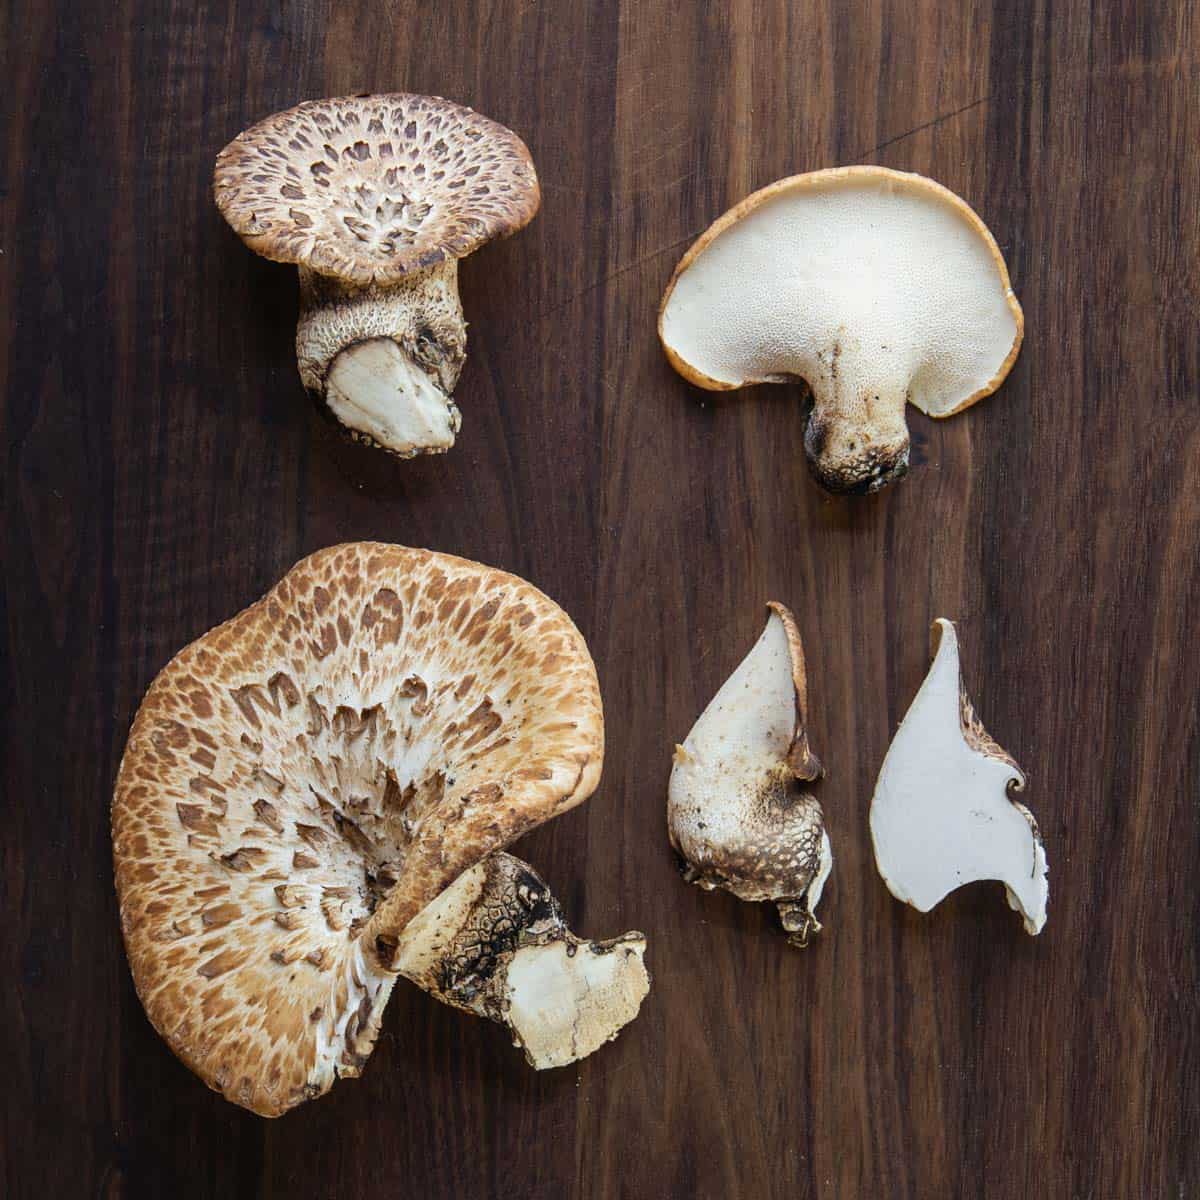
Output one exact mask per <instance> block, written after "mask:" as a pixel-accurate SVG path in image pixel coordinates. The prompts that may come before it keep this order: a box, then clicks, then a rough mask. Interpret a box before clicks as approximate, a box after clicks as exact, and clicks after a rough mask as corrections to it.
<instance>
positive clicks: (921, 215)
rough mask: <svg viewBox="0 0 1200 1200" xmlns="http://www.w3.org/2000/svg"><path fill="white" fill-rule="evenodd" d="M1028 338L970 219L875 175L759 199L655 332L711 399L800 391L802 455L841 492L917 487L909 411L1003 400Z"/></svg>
mask: <svg viewBox="0 0 1200 1200" xmlns="http://www.w3.org/2000/svg"><path fill="white" fill-rule="evenodd" d="M1022 330H1023V317H1022V314H1021V306H1020V305H1019V304H1018V303H1017V299H1016V297H1015V296H1014V295H1013V291H1012V287H1011V286H1010V284H1009V279H1008V270H1007V268H1006V267H1005V265H1004V259H1003V257H1002V255H1001V253H1000V250H999V248H998V247H997V245H996V242H995V239H994V238H993V237H992V235H991V233H990V232H989V231H988V229H987V227H986V226H985V225H984V223H983V222H982V221H981V220H980V219H979V217H978V216H977V215H976V214H975V213H974V212H973V211H972V210H971V208H969V207H968V206H967V204H966V203H965V202H964V201H963V200H961V199H960V198H959V197H958V196H956V195H955V194H954V193H953V192H950V191H948V190H947V189H946V188H944V187H942V186H941V185H940V184H937V183H934V182H933V181H932V180H930V179H926V178H924V177H923V176H920V175H911V174H907V173H905V172H902V171H891V170H888V169H886V168H884V167H874V166H867V167H840V168H836V169H833V170H826V171H814V172H811V173H810V174H807V175H796V176H793V177H792V178H790V179H782V180H780V181H779V182H777V183H773V184H771V185H770V186H769V187H765V188H763V189H762V190H761V191H758V192H755V193H754V194H753V195H751V196H748V197H747V198H746V199H745V200H743V201H742V202H741V203H740V204H738V205H737V206H736V207H735V208H733V209H731V210H730V211H729V212H727V213H726V214H725V215H724V216H722V217H721V218H720V219H719V220H717V221H716V222H715V223H714V224H713V225H712V226H711V227H710V228H709V229H708V230H707V231H706V232H705V233H704V234H702V235H701V237H700V238H699V240H698V241H697V242H696V243H695V244H694V245H693V246H692V247H691V249H690V250H688V252H687V253H686V254H685V255H684V256H683V258H682V260H681V261H680V263H679V265H678V266H677V267H676V268H675V273H674V275H673V276H672V278H671V281H670V283H669V284H668V286H667V290H666V294H665V295H664V296H663V300H662V305H661V308H660V311H659V322H658V332H659V338H660V340H661V341H662V345H663V348H664V350H665V351H666V354H667V357H668V358H669V359H670V361H671V364H672V365H673V366H674V367H675V369H676V370H677V371H678V372H679V373H680V374H681V375H683V376H684V378H686V379H687V380H689V381H690V382H692V383H694V384H697V385H698V386H700V387H703V388H709V389H712V390H718V391H719V390H728V389H732V388H740V387H745V386H746V385H748V384H754V383H783V382H788V381H789V380H793V379H797V378H799V379H803V380H804V381H805V382H806V383H807V384H808V386H809V388H810V389H811V392H812V411H811V414H810V415H809V418H808V424H807V427H806V430H805V436H804V449H805V456H806V458H807V460H808V465H809V468H810V469H811V471H812V474H813V476H814V477H815V478H816V480H817V482H818V483H819V484H821V486H822V487H824V488H826V489H827V490H828V491H831V492H873V491H877V490H878V489H879V488H882V487H883V486H885V485H886V484H887V483H889V482H890V481H891V480H893V479H898V478H899V477H900V476H902V475H903V474H905V472H906V471H907V469H908V457H909V434H908V426H907V424H906V422H905V411H904V410H905V405H906V404H908V403H911V404H915V405H916V406H917V407H918V408H919V409H921V410H922V412H925V413H927V414H929V415H930V416H932V417H948V416H950V415H951V414H953V413H956V412H959V411H961V410H962V409H964V408H966V407H967V406H968V405H971V404H974V403H975V402H976V401H977V400H979V399H981V398H982V397H984V396H986V395H988V394H989V393H990V392H993V391H995V390H996V388H998V387H999V386H1000V384H1001V382H1002V381H1003V380H1004V377H1005V376H1006V375H1007V374H1008V372H1009V369H1010V368H1011V366H1012V364H1013V362H1014V360H1015V359H1016V357H1017V351H1018V349H1019V348H1020V345H1021V337H1022Z"/></svg>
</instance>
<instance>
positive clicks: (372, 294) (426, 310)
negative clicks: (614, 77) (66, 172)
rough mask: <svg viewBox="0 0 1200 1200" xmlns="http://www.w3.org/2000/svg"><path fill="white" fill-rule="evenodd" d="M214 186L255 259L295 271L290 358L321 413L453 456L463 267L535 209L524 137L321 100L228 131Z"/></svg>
mask: <svg viewBox="0 0 1200 1200" xmlns="http://www.w3.org/2000/svg"><path fill="white" fill-rule="evenodd" d="M213 192H214V195H215V197H216V202H217V207H218V208H220V210H221V212H222V214H223V215H224V217H225V219H226V220H227V221H228V222H229V224H230V225H231V226H233V228H234V229H235V230H236V231H237V233H238V234H240V235H241V237H242V240H243V241H244V242H245V243H246V244H247V245H248V246H249V247H250V248H251V249H252V250H255V251H257V252H258V253H259V254H261V255H263V256H264V257H265V258H269V259H273V260H274V261H276V262H289V263H295V264H296V265H297V266H298V267H299V270H300V323H299V328H298V329H297V332H296V357H297V359H298V361H299V366H300V378H301V379H302V380H303V382H304V386H305V388H306V389H307V390H308V392H309V394H310V395H312V396H313V397H314V399H316V401H317V402H318V404H320V405H321V406H322V407H323V408H324V409H325V410H327V411H328V412H329V413H331V414H332V415H333V416H334V417H335V418H336V419H337V420H338V421H339V422H340V423H341V425H342V426H344V427H345V429H346V430H348V431H349V433H350V434H351V436H353V437H354V438H356V439H358V440H360V441H364V442H368V443H370V444H372V445H376V446H381V447H382V448H384V449H385V450H389V451H391V452H392V453H393V454H397V455H400V456H402V457H406V458H407V457H411V456H413V455H416V454H422V453H440V452H443V451H445V450H448V449H449V448H450V447H451V446H452V445H453V444H454V436H455V434H456V433H457V432H458V429H459V425H460V423H461V418H460V414H459V411H458V408H457V406H456V405H455V403H454V401H453V400H452V399H451V394H452V392H453V391H454V386H455V384H456V383H457V382H458V376H459V373H460V372H461V370H462V365H463V361H464V359H465V358H466V344H467V331H466V323H465V321H464V320H463V313H462V305H461V303H460V302H459V296H458V260H459V259H460V258H465V257H466V256H467V255H468V254H470V253H471V252H472V251H474V250H477V249H478V248H479V247H480V246H482V245H483V244H484V243H485V242H488V241H490V240H491V239H492V238H495V237H505V236H507V235H508V234H511V233H514V232H515V231H516V230H518V229H520V228H521V227H522V226H524V225H526V224H527V223H528V222H529V221H530V220H531V219H532V218H533V215H534V214H535V213H536V212H537V209H538V205H539V203H540V202H541V193H540V191H539V189H538V181H537V175H536V173H535V171H534V168H533V162H532V160H531V159H530V157H529V151H528V150H527V149H526V147H525V144H524V143H523V142H522V141H521V139H520V138H519V137H517V135H516V134H515V133H513V132H512V131H511V130H509V129H506V128H505V127H504V126H503V125H498V124H497V123H496V122H495V121H491V120H488V118H487V117H483V116H480V115H479V114H478V113H476V112H473V111H472V110H471V109H469V108H464V107H462V106H461V105H458V104H452V103H451V102H450V101H448V100H442V99H440V98H439V97H436V96H413V95H407V94H404V93H395V94H389V95H378V96H346V97H341V98H338V99H332V100H313V101H308V102H306V103H304V104H299V105H297V106H296V107H295V108H290V109H288V110H287V111H286V112H281V113H276V114H275V115H274V116H270V117H267V118H266V119H265V120H263V121H260V122H259V123H258V124H257V125H254V126H252V127H251V128H250V129H247V130H246V131H245V132H244V133H242V134H239V135H238V136H237V137H236V138H234V140H233V141H232V142H230V143H229V145H228V146H226V147H225V149H224V150H222V151H221V153H220V154H219V155H218V156H217V165H216V171H215V173H214V175H213Z"/></svg>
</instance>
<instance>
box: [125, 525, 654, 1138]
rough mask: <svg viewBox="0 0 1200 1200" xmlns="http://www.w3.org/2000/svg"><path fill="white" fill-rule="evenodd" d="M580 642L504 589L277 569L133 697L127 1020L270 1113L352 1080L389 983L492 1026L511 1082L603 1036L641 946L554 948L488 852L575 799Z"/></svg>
mask: <svg viewBox="0 0 1200 1200" xmlns="http://www.w3.org/2000/svg"><path fill="white" fill-rule="evenodd" d="M603 752H604V726H603V716H602V712H601V705H600V693H599V688H598V686H597V682H596V673H595V668H594V667H593V665H592V661H591V658H590V656H589V655H588V651H587V647H586V645H585V644H584V641H583V638H582V637H581V635H580V633H579V631H578V630H577V629H576V628H575V626H574V625H573V624H572V622H571V620H570V618H569V617H568V616H567V615H566V614H565V613H564V612H563V611H562V610H561V609H560V608H559V607H558V606H557V605H556V604H554V603H553V602H552V601H551V600H549V599H548V598H547V597H546V596H544V595H543V594H542V593H541V592H539V591H538V590H537V589H536V588H534V587H533V586H531V585H530V584H528V583H526V582H524V581H523V580H521V579H518V578H516V577H514V576H512V575H508V574H506V573H504V572H502V571H497V570H493V569H491V568H488V567H483V566H480V565H478V564H477V563H471V562H467V561H465V560H463V559H458V558H454V557H452V556H450V555H444V554H435V553H431V552H428V551H422V550H408V549H404V548H402V547H399V546H387V545H381V544H377V543H358V544H350V545H344V546H338V547H334V548H332V549H329V550H325V551H321V552H320V553H317V554H314V555H312V556H311V557H309V558H306V559H304V560H303V561H302V562H300V563H299V564H298V565H297V566H296V567H294V568H293V569H292V570H291V571H290V572H289V573H288V574H287V575H286V576H285V577H284V578H283V579H282V580H281V581H280V582H279V583H278V584H277V585H276V586H275V587H274V588H272V589H271V591H270V592H268V593H267V594H266V595H265V596H264V597H263V598H262V599H261V600H260V601H258V602H257V603H256V604H254V605H252V606H251V607H250V608H248V609H246V610H245V611H244V612H243V613H241V614H240V615H239V616H237V617H234V618H233V619H232V620H230V621H227V622H226V623H225V624H224V625H221V626H219V627H218V628H216V629H214V630H212V631H211V632H210V633H208V634H206V635H205V636H204V637H202V638H200V639H199V640H198V641H196V642H194V643H193V644H192V645H190V646H188V647H187V648H186V649H185V650H183V651H182V652H181V653H180V654H178V655H177V656H176V657H175V658H174V659H173V660H172V661H171V662H170V664H168V666H167V667H166V668H165V669H164V670H163V671H162V673H161V674H160V675H159V676H158V678H157V679H156V680H155V681H154V683H153V684H152V685H151V687H150V690H149V692H148V693H147V695H146V697H145V699H144V701H143V702H142V705H141V708H140V709H139V710H138V714H137V717H136V719H135V721H134V723H133V728H132V730H131V732H130V735H129V741H128V745H127V746H126V750H125V755H124V758H123V760H122V762H121V768H120V773H119V775H118V778H117V784H116V791H115V795H114V798H113V809H112V826H113V850H114V860H115V870H116V883H117V893H118V898H119V901H120V909H121V924H122V929H123V931H124V935H125V945H126V950H127V952H128V957H129V963H130V967H131V969H132V972H133V978H134V983H135V985H136V987H137V991H138V994H139V996H140V997H141V999H142V1002H143V1004H144V1005H145V1008H146V1011H147V1013H148V1014H149V1017H150V1020H151V1021H152V1022H153V1024H154V1026H155V1028H156V1029H158V1031H159V1032H160V1033H161V1034H162V1036H163V1037H164V1038H165V1039H166V1040H167V1042H168V1043H169V1044H170V1046H171V1048H172V1049H173V1050H174V1051H175V1053H176V1054H177V1055H178V1056H179V1057H180V1058H181V1059H182V1060H183V1061H184V1062H185V1063H186V1064H187V1065H188V1066H189V1067H191V1068H192V1070H194V1071H195V1072H196V1073H197V1074H198V1075H200V1077H201V1078H202V1079H203V1080H204V1081H205V1082H206V1083H208V1084H209V1085H210V1086H211V1087H213V1088H216V1089H217V1090H219V1091H221V1092H223V1093H224V1094H225V1096H226V1097H228V1098H229V1099H230V1100H233V1101H235V1102H236V1103H238V1104H241V1105H244V1106H245V1107H247V1108H250V1109H253V1110H254V1111H255V1112H258V1113H261V1114H263V1115H265V1116H276V1115H278V1114H280V1113H282V1112H284V1111H286V1110H287V1109H289V1108H291V1107H292V1106H294V1105H296V1104H298V1103H300V1102H301V1101H303V1100H306V1099H308V1098H310V1097H313V1096H317V1095H320V1094H321V1093H322V1092H324V1091H326V1090H327V1089H328V1088H329V1087H330V1085H331V1084H332V1083H333V1082H334V1080H335V1079H336V1078H337V1077H339V1076H347V1075H357V1074H358V1073H359V1072H360V1070H361V1069H362V1066H363V1064H364V1063H365V1062H366V1059H367V1057H368V1056H369V1055H370V1053H371V1049H372V1047H373V1045H374V1042H375V1038H376V1034H377V1032H378V1030H379V1025H380V1020H381V1018H382V1014H383V1009H384V1006H385V1004H386V1003H387V1000H388V997H389V996H390V994H391V991H392V987H393V984H394V982H395V979H396V977H397V975H406V976H408V977H410V978H412V979H413V980H414V981H415V982H417V983H418V984H420V985H421V986H422V987H424V988H426V989H427V990H429V991H431V992H432V993H433V994H434V995H436V996H438V997H439V998H440V999H443V1000H445V1001H446V1002H447V1003H451V1004H455V1005H457V1006H458V1007H462V1008H467V1009H470V1010H472V1011H475V1012H479V1013H481V1014H483V1015H486V1016H489V1017H493V1018H495V1019H497V1020H500V1021H503V1022H504V1023H505V1024H507V1025H508V1026H509V1028H510V1030H511V1032H512V1033H513V1035H514V1038H515V1039H516V1040H517V1041H518V1043H519V1044H521V1045H523V1046H524V1047H525V1049H526V1052H527V1054H528V1056H529V1058H530V1060H531V1061H532V1062H533V1063H534V1065H535V1066H539V1067H541V1066H557V1065H560V1064H563V1063H567V1062H571V1061H574V1060H575V1059H578V1058H582V1057H584V1056H585V1055H587V1054H589V1053H591V1051H592V1050H594V1049H596V1048H597V1047H598V1046H600V1045H601V1044H603V1043H604V1042H605V1041H606V1040H608V1039H609V1038H611V1037H614V1036H615V1035H616V1033H617V1031H618V1030H619V1029H620V1028H621V1027H622V1026H623V1025H624V1024H626V1023H627V1022H628V1021H629V1020H631V1019H632V1018H633V1016H635V1015H636V1013H637V1009H638V1006H639V1004H640V1002H641V1000H642V998H643V996H644V995H645V994H646V990H647V988H648V976H647V974H646V970H645V967H644V965H643V961H642V957H643V953H644V950H645V941H644V939H643V938H642V936H641V935H640V934H637V933H631V934H626V935H624V936H623V937H621V938H617V939H614V940H612V941H610V942H581V941H579V940H578V939H576V938H575V937H574V936H573V935H572V934H570V932H569V931H568V930H567V929H566V927H565V925H564V924H563V921H562V916H561V913H560V911H559V909H558V906H557V904H556V903H555V901H554V899H553V897H552V896H551V895H550V893H549V891H548V889H547V887H546V885H545V883H544V882H543V881H542V880H541V879H540V877H539V876H538V875H537V874H536V873H535V872H533V870H532V869H531V868H529V867H527V866H526V865H525V864H523V863H521V862H520V861H519V860H517V859H514V858H512V857H511V856H509V855H506V854H505V855H497V854H496V853H495V852H496V851H498V850H500V849H501V848H502V847H504V846H507V845H508V844H509V843H510V842H512V841H513V840H514V839H516V838H517V837H519V836H521V835H522V834H524V833H526V832H528V831H529V830H530V829H532V828H533V827H535V826H536V825H539V824H541V823H542V822H543V821H546V820H548V819H550V818H551V817H554V816H557V815H558V814H559V813H562V812H564V811H566V810H567V809H569V808H571V807H572V806H574V805H576V804H579V803H580V802H581V801H583V800H585V799H586V798H587V797H588V796H589V795H590V794H591V793H592V791H593V789H594V788H595V786H596V783H597V780H598V779H599V776H600V767H601V759H602V757H603Z"/></svg>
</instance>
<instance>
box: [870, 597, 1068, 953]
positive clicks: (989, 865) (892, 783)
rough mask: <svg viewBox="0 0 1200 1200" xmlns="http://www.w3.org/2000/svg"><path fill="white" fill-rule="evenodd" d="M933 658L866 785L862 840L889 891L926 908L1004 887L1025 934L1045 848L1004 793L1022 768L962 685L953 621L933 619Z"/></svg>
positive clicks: (1040, 917) (1038, 898) (1032, 925)
mask: <svg viewBox="0 0 1200 1200" xmlns="http://www.w3.org/2000/svg"><path fill="white" fill-rule="evenodd" d="M933 640H934V648H935V653H934V658H933V665H932V666H931V667H930V668H929V674H928V675H927V676H926V677H925V682H924V683H923V684H922V685H921V689H920V691H918V692H917V695H916V699H914V700H913V702H912V706H911V707H910V708H909V710H908V712H907V714H906V715H905V717H904V720H903V721H902V722H901V724H900V728H899V729H898V730H897V731H896V736H895V738H894V739H893V741H892V744H891V746H890V747H889V749H888V752H887V757H886V758H885V759H884V760H883V767H882V768H881V769H880V772H879V780H878V782H877V783H876V784H875V795H874V798H873V799H872V801H871V838H872V841H873V842H874V844H875V862H876V865H877V866H878V867H879V873H880V875H882V876H883V881H884V883H886V884H887V886H888V890H889V891H890V892H891V893H892V895H893V896H895V897H896V899H897V900H903V901H904V902H905V903H906V904H911V905H912V906H913V908H915V909H917V911H918V912H929V910H930V909H931V908H933V907H934V906H935V905H936V904H938V903H939V902H940V901H941V900H942V899H943V898H944V897H945V896H947V895H949V894H950V892H952V891H954V890H955V889H956V888H960V887H962V886H963V885H964V884H967V883H974V882H976V881H978V880H983V879H993V880H998V881H1000V882H1001V883H1003V884H1004V887H1005V890H1006V892H1007V894H1008V903H1009V905H1010V906H1011V907H1012V908H1014V909H1016V910H1017V911H1018V912H1019V913H1020V914H1021V917H1022V919H1023V921H1024V923H1025V929H1026V931H1027V932H1028V933H1031V934H1037V933H1040V932H1041V930H1042V927H1043V926H1044V925H1045V923H1046V901H1047V897H1048V893H1049V889H1048V885H1047V882H1046V874H1047V868H1046V851H1045V848H1044V847H1043V845H1042V837H1041V834H1040V833H1039V832H1038V826H1037V821H1035V820H1034V818H1033V814H1032V813H1031V812H1030V811H1029V809H1027V808H1026V807H1025V805H1023V804H1021V803H1019V802H1018V801H1017V800H1014V799H1013V798H1012V793H1014V792H1020V791H1022V790H1023V789H1024V787H1025V775H1024V773H1023V772H1022V771H1021V768H1020V767H1018V766H1017V764H1016V763H1015V762H1014V761H1013V759H1012V758H1011V756H1010V755H1008V754H1007V753H1006V752H1005V751H1004V750H1002V749H1001V748H1000V747H999V746H998V745H996V743H995V742H994V741H992V739H991V738H990V737H989V736H988V734H987V732H986V731H985V730H984V728H983V725H982V724H981V723H980V721H979V718H978V717H977V716H976V715H975V710H974V708H973V707H972V705H971V701H970V700H969V699H968V697H967V693H966V691H965V689H964V688H963V684H962V676H961V672H960V669H959V659H958V636H957V634H956V632H955V629H954V625H953V624H952V623H951V622H950V621H947V620H946V619H945V618H938V620H937V621H936V622H935V623H934V626H933Z"/></svg>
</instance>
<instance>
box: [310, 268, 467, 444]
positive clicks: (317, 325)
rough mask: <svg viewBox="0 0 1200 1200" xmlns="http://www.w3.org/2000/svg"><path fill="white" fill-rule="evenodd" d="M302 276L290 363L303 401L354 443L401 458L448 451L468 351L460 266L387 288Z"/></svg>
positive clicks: (457, 422)
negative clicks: (293, 362) (307, 399)
mask: <svg viewBox="0 0 1200 1200" xmlns="http://www.w3.org/2000/svg"><path fill="white" fill-rule="evenodd" d="M299 271H300V321H299V325H298V327H297V330H296V359H297V363H298V365H299V368H300V378H301V380H302V381H303V383H304V386H305V388H306V389H307V390H308V392H309V394H310V395H311V396H312V397H313V398H314V399H315V400H316V401H317V402H318V404H320V405H321V406H322V408H323V409H325V410H326V411H327V412H328V414H329V415H330V416H331V417H333V418H334V420H336V421H337V422H338V424H339V425H341V426H342V428H343V429H345V430H346V432H347V433H348V434H349V435H350V436H351V437H353V438H354V439H355V440H357V441H362V442H366V443H368V444H370V445H374V446H378V447H380V448H381V449H384V450H387V451H389V452H391V453H392V454H395V455H397V456H399V457H401V458H412V457H414V456H415V455H418V454H440V453H443V452H445V451H446V450H448V449H449V448H450V447H451V446H453V445H454V437H455V434H457V433H458V430H459V426H460V425H461V423H462V417H461V414H460V413H459V411H458V407H457V405H456V404H455V403H454V400H453V398H452V393H453V391H454V386H455V384H456V383H457V382H458V376H459V374H460V373H461V371H462V365H463V361H464V359H465V358H466V343H467V328H466V322H465V321H464V319H463V312H462V304H461V303H460V301H459V297H458V260H457V259H450V260H448V261H446V262H442V263H438V264H437V265H436V266H433V267H428V268H426V269H424V270H419V271H413V272H410V273H409V274H407V275H405V276H404V277H403V278H402V279H401V280H400V282H399V283H396V284H390V285H387V286H383V285H379V284H371V285H368V286H365V287H360V286H357V285H354V284H347V283H345V282H343V281H341V280H338V279H333V278H331V277H329V276H326V275H320V274H317V273H316V272H315V271H312V270H310V269H309V268H307V267H303V266H302V267H300V268H299Z"/></svg>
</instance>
